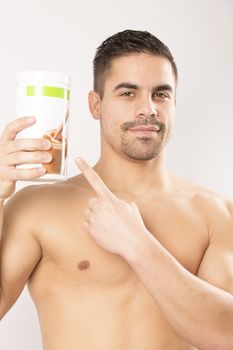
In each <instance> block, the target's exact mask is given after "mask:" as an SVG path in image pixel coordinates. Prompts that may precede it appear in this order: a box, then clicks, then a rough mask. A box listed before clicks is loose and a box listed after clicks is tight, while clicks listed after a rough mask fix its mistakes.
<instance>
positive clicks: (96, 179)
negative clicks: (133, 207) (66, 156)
mask: <svg viewBox="0 0 233 350" xmlns="http://www.w3.org/2000/svg"><path fill="white" fill-rule="evenodd" d="M75 160H76V163H77V165H78V167H79V169H80V170H81V172H82V173H83V175H84V176H85V178H86V179H87V181H88V182H89V184H90V186H91V187H92V188H93V190H94V191H95V192H96V193H97V195H99V196H101V197H108V198H113V197H115V196H114V194H113V193H112V192H111V191H110V190H109V188H108V187H107V186H106V185H105V183H104V182H103V180H102V179H101V177H100V176H99V175H98V174H97V172H96V171H95V170H94V169H92V167H91V166H90V165H89V164H88V163H87V162H86V161H85V160H84V159H82V158H80V157H78V158H76V159H75Z"/></svg>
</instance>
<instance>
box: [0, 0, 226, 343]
mask: <svg viewBox="0 0 233 350" xmlns="http://www.w3.org/2000/svg"><path fill="white" fill-rule="evenodd" d="M124 29H141V30H148V31H150V32H152V33H153V34H155V35H156V36H158V37H159V38H160V39H161V40H162V41H164V42H165V43H166V44H167V45H168V46H169V48H170V49H171V51H172V53H173V55H174V57H175V60H176V62H177V65H178V70H179V75H180V78H179V85H178V98H177V120H176V128H175V132H174V136H173V139H172V141H171V143H170V145H169V147H168V167H169V169H170V171H171V172H172V173H174V174H177V175H180V176H182V177H187V178H190V179H192V180H193V181H195V182H198V183H201V184H203V185H205V186H207V187H210V188H212V189H214V190H215V191H216V192H219V193H220V194H222V195H224V196H225V197H228V198H231V199H233V185H232V182H233V165H232V150H233V137H232V134H233V64H232V62H233V45H232V42H233V1H232V0H221V1H219V0H167V1H157V0H153V1H152V0H151V1H149V0H144V1H138V2H137V1H130V0H118V1H114V2H111V1H107V0H99V1H96V2H94V1H93V2H91V1H89V2H87V1H86V2H84V1H78V0H66V1H59V0H56V1H55V0H40V1H35V0H34V1H33V0H30V1H29V0H20V1H16V0H14V1H13V0H0V39H1V40H0V47H1V50H0V62H1V64H0V77H1V82H0V96H1V104H0V130H2V129H3V126H4V125H5V124H6V123H7V122H8V121H10V120H12V119H14V118H15V76H16V73H17V72H19V71H24V70H35V69H45V70H55V71H63V72H66V73H68V74H69V75H70V76H71V79H72V94H71V124H70V142H69V163H68V164H69V176H73V175H75V174H76V173H78V171H77V169H76V166H75V164H74V157H75V156H76V155H82V156H83V157H84V158H86V159H87V160H88V161H89V162H90V163H91V164H94V163H95V162H96V160H97V159H98V155H99V151H100V147H99V126H98V122H97V121H94V120H93V119H92V117H91V116H90V113H89V110H88V104H87V94H88V91H89V90H90V89H92V59H93V56H94V53H95V49H96V47H97V46H98V45H99V44H100V43H101V42H102V41H103V40H104V39H106V38H107V37H108V36H110V35H112V34H114V33H115V32H118V31H121V30H124ZM26 185H28V183H22V182H21V183H19V184H18V187H17V188H22V187H23V186H26ZM16 348H17V349H22V350H31V349H33V350H39V349H41V341H40V332H39V325H38V321H37V315H36V309H35V307H34V305H33V303H32V301H31V299H30V297H29V295H28V292H27V289H26V288H25V290H24V292H23V293H22V295H21V297H20V298H19V299H18V301H17V303H16V304H15V306H14V307H13V308H12V309H11V310H10V311H9V313H8V314H7V315H6V316H5V318H4V319H3V320H2V321H1V323H0V349H2V350H13V349H16Z"/></svg>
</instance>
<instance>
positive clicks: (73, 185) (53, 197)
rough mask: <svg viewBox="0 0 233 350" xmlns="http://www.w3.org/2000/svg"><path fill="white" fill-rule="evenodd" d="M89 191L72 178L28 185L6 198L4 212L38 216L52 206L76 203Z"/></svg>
mask: <svg viewBox="0 0 233 350" xmlns="http://www.w3.org/2000/svg"><path fill="white" fill-rule="evenodd" d="M89 193H90V189H89V188H85V187H82V186H80V185H79V182H78V181H76V182H75V181H74V180H73V179H68V180H66V181H61V182H56V183H53V184H48V183H46V184H36V185H30V186H26V187H24V188H23V189H20V190H18V191H17V192H16V193H15V194H14V195H13V196H12V197H11V198H10V199H8V200H7V202H6V204H5V208H4V212H5V215H8V214H9V215H11V216H12V215H13V214H14V216H17V217H19V216H20V215H21V216H25V213H27V218H28V219H29V218H30V217H33V216H36V217H37V218H38V217H39V214H41V213H44V212H47V213H48V212H49V211H50V210H52V209H53V208H59V207H63V208H64V207H66V206H67V204H68V203H72V202H76V203H77V202H79V201H80V200H82V199H83V198H85V197H87V196H88V195H89Z"/></svg>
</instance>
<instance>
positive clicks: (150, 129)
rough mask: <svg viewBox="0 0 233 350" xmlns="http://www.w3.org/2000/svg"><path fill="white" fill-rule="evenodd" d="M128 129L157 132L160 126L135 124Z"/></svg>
mask: <svg viewBox="0 0 233 350" xmlns="http://www.w3.org/2000/svg"><path fill="white" fill-rule="evenodd" d="M128 130H129V131H154V132H159V131H160V128H159V127H158V126H156V125H153V126H152V125H150V126H144V125H140V126H135V127H133V128H129V129H128Z"/></svg>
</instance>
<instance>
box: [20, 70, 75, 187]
mask: <svg viewBox="0 0 233 350" xmlns="http://www.w3.org/2000/svg"><path fill="white" fill-rule="evenodd" d="M16 95H17V96H16V114H17V117H23V116H35V118H36V123H35V124H34V125H32V126H30V127H29V128H27V129H24V130H23V131H21V132H19V133H18V135H17V137H18V138H44V139H48V140H49V141H50V142H51V144H52V148H51V149H50V150H49V152H50V153H51V155H52V157H53V159H52V161H51V162H50V163H45V164H43V166H44V167H45V168H46V174H45V175H43V176H41V177H40V178H38V179H35V180H33V181H57V180H64V179H65V178H66V176H67V146H68V122H69V101H70V79H69V76H68V75H67V74H64V73H58V72H49V71H27V72H21V73H18V74H17V94H16ZM38 166H41V164H22V165H19V166H18V167H21V168H32V167H38Z"/></svg>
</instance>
